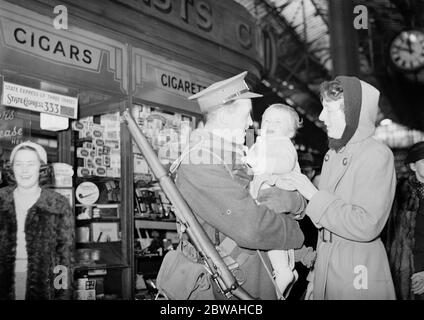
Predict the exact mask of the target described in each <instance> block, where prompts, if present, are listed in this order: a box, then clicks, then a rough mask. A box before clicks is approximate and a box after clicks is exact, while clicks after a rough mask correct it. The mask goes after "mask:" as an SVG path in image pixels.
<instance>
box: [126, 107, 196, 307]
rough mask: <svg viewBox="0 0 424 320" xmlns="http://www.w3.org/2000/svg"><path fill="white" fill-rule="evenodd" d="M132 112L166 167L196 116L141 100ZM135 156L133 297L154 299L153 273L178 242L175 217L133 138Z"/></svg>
mask: <svg viewBox="0 0 424 320" xmlns="http://www.w3.org/2000/svg"><path fill="white" fill-rule="evenodd" d="M132 116H133V117H134V120H135V121H136V122H137V124H138V125H139V127H140V128H141V129H142V132H143V134H144V135H145V136H146V138H147V140H148V141H149V143H150V144H151V146H152V147H153V149H154V150H155V151H156V153H157V155H158V158H159V160H160V161H161V163H162V164H163V165H164V166H165V167H166V168H169V167H170V166H171V164H172V163H173V162H174V161H175V160H176V159H177V158H178V157H179V156H180V154H181V152H182V150H184V148H185V147H186V146H187V144H188V141H189V140H188V139H189V135H190V132H191V130H193V129H194V128H195V125H196V117H193V116H189V115H184V114H181V113H175V112H169V111H166V110H163V109H160V108H157V107H154V106H150V105H146V104H140V105H134V106H133V108H132ZM132 148H133V156H134V169H133V171H134V220H135V222H134V227H135V233H134V254H135V273H136V278H135V281H136V285H135V289H136V295H135V296H136V298H137V299H153V298H154V295H155V293H156V290H155V289H156V286H155V281H156V276H157V273H158V270H159V268H160V264H161V262H162V258H163V256H164V255H165V253H166V252H167V251H168V250H169V249H171V248H172V247H175V246H176V245H177V244H178V241H179V238H178V233H177V225H176V217H175V213H174V208H173V206H172V204H171V203H170V202H169V200H168V199H167V197H166V195H165V193H164V192H163V191H162V189H161V188H160V186H159V183H158V182H157V180H156V178H155V177H154V175H153V173H152V172H151V170H150V168H149V167H148V165H147V163H146V161H145V159H144V157H143V154H142V153H141V151H140V150H139V149H138V147H137V145H136V144H135V142H134V141H133V144H132Z"/></svg>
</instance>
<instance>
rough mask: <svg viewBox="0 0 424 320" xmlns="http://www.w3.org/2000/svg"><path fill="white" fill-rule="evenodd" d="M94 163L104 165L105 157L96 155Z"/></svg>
mask: <svg viewBox="0 0 424 320" xmlns="http://www.w3.org/2000/svg"><path fill="white" fill-rule="evenodd" d="M94 164H95V166H96V167H101V166H103V157H95V158H94Z"/></svg>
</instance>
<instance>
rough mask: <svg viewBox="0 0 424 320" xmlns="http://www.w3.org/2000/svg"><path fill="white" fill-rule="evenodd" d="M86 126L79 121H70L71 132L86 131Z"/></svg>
mask: <svg viewBox="0 0 424 320" xmlns="http://www.w3.org/2000/svg"><path fill="white" fill-rule="evenodd" d="M86 128H87V127H86V125H85V123H84V122H79V121H72V130H74V131H81V130H84V129H86Z"/></svg>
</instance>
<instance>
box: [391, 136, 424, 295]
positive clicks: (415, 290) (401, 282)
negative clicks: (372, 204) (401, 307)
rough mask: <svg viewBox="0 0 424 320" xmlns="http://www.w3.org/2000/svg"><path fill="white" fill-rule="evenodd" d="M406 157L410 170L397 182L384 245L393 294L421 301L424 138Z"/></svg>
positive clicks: (423, 287)
mask: <svg viewBox="0 0 424 320" xmlns="http://www.w3.org/2000/svg"><path fill="white" fill-rule="evenodd" d="M406 160H407V161H406V162H407V164H409V166H410V168H411V170H412V171H410V174H409V176H408V177H407V178H404V179H402V180H401V181H399V183H398V187H397V190H396V197H395V202H394V204H393V208H392V213H391V215H390V219H389V222H388V224H387V227H386V229H387V236H386V237H387V240H386V247H387V252H388V253H389V259H390V267H391V270H392V275H393V280H394V284H395V289H396V294H397V297H398V298H399V299H402V300H424V141H422V142H418V143H416V144H414V145H413V146H412V147H411V148H410V150H409V152H408V157H407V159H406Z"/></svg>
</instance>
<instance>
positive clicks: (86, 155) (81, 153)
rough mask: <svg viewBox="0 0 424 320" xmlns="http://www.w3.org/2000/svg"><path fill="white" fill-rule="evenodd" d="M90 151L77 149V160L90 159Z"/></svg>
mask: <svg viewBox="0 0 424 320" xmlns="http://www.w3.org/2000/svg"><path fill="white" fill-rule="evenodd" d="M90 151H91V150H90V149H87V148H81V147H79V148H77V158H89V157H90Z"/></svg>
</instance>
